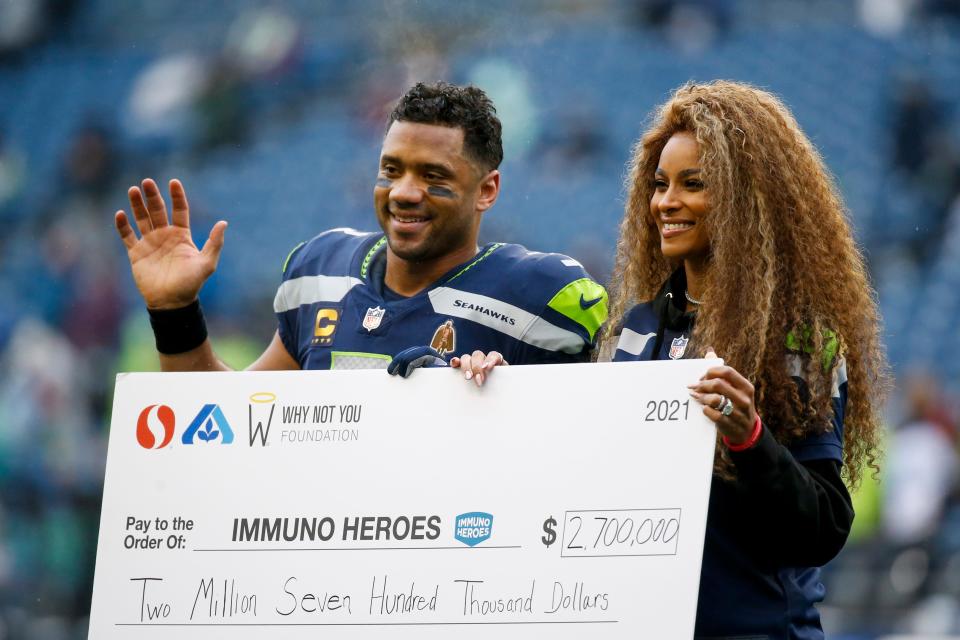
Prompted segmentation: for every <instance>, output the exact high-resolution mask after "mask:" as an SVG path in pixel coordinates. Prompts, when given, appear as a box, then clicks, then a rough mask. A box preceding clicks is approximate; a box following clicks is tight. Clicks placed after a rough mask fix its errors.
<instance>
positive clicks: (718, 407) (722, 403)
mask: <svg viewBox="0 0 960 640" xmlns="http://www.w3.org/2000/svg"><path fill="white" fill-rule="evenodd" d="M727 402H729V400H727V396H725V395H723V394H720V401H719V402H718V403H717V405H716V406H715V407H710V408H711V409H713V410H714V411H722V410H723V407H725V406H726V404H727Z"/></svg>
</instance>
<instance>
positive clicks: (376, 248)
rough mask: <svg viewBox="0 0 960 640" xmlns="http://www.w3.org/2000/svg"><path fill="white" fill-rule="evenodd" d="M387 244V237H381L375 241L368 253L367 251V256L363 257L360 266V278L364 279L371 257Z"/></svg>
mask: <svg viewBox="0 0 960 640" xmlns="http://www.w3.org/2000/svg"><path fill="white" fill-rule="evenodd" d="M386 243H387V236H383V237H382V238H380V239H379V240H377V241H376V242H375V243H374V244H373V246H372V247H370V251H367V255H365V256H363V263H361V265H360V277H361V278H366V277H367V271H368V270H369V269H370V263H371V262H372V261H373V256H374V255H375V254H376V253H377V251H379V250H380V248H381V247H382V246H383V245H385V244H386Z"/></svg>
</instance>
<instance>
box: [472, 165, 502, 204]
mask: <svg viewBox="0 0 960 640" xmlns="http://www.w3.org/2000/svg"><path fill="white" fill-rule="evenodd" d="M499 195H500V172H499V171H497V170H496V169H493V170H491V171H490V172H489V173H487V175H485V176H484V177H483V178H482V179H481V180H480V196H479V197H478V198H477V210H478V211H480V212H481V213H482V212H484V211H486V210H487V209H489V208H490V207H492V206H493V204H494V203H495V202H496V201H497V197H498V196H499Z"/></svg>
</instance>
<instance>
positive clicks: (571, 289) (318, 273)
mask: <svg viewBox="0 0 960 640" xmlns="http://www.w3.org/2000/svg"><path fill="white" fill-rule="evenodd" d="M385 251H386V238H385V237H384V236H383V234H381V233H361V232H358V231H354V230H353V229H334V230H332V231H327V232H325V233H322V234H320V235H319V236H317V237H315V238H314V239H313V240H311V241H309V242H307V243H304V244H302V245H300V246H298V247H297V248H296V249H294V250H293V251H292V252H291V254H290V256H288V258H287V260H286V262H285V263H284V265H283V282H282V284H281V285H280V288H279V289H278V290H277V295H276V298H275V299H274V303H273V307H274V311H275V312H276V314H277V318H278V321H279V332H280V338H281V339H282V341H283V344H284V346H285V347H286V348H287V351H289V352H290V355H291V356H293V357H294V358H295V359H296V360H297V362H299V363H300V367H301V368H303V369H371V368H385V367H386V366H387V364H388V363H389V362H390V359H391V357H392V356H393V355H394V354H396V353H399V352H400V351H402V350H404V349H406V348H407V347H412V346H418V345H431V346H433V347H434V348H435V349H437V350H438V351H440V352H441V353H443V354H444V355H446V356H452V355H461V354H464V353H472V352H473V351H474V350H475V349H480V350H482V351H484V352H488V351H499V352H500V353H502V354H503V355H504V357H505V358H506V359H507V361H508V362H510V363H511V364H545V363H551V362H576V361H582V360H585V359H587V357H588V356H589V353H590V350H591V349H592V348H593V345H594V341H595V339H596V336H597V331H598V330H599V328H600V325H602V324H603V322H604V321H605V320H606V318H607V293H606V291H604V289H603V287H602V286H600V285H599V284H597V283H596V282H594V280H593V279H592V278H591V277H590V276H589V275H588V274H587V272H586V271H585V270H584V269H583V267H582V266H581V265H580V263H579V262H577V261H576V260H573V259H572V258H568V257H567V256H564V255H560V254H556V253H537V252H533V251H528V250H526V249H525V248H523V247H521V246H519V245H513V244H499V243H498V244H489V245H487V246H485V247H483V248H482V249H481V250H480V252H479V253H477V255H476V256H475V257H473V258H472V259H471V260H469V261H467V262H465V263H464V264H461V265H459V266H458V267H456V268H454V269H451V270H450V271H449V272H447V273H446V274H444V275H443V276H442V277H441V278H440V279H439V280H437V281H436V282H434V283H433V284H432V285H430V286H429V287H427V288H426V289H425V290H423V291H421V292H420V293H418V294H417V295H415V296H412V297H410V298H403V297H401V296H398V295H396V294H393V293H392V292H391V291H389V290H386V289H385V288H384V285H383V276H384V271H385V268H386V266H385V265H386V259H385V258H386V256H385Z"/></svg>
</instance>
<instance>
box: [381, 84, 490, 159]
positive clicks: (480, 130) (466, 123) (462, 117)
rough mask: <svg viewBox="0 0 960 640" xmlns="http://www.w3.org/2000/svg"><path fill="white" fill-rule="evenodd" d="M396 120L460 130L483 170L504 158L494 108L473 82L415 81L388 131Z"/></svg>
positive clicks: (466, 147)
mask: <svg viewBox="0 0 960 640" xmlns="http://www.w3.org/2000/svg"><path fill="white" fill-rule="evenodd" d="M398 120H400V121H402V122H418V123H421V124H436V125H441V126H444V127H456V128H459V129H463V148H464V151H465V152H466V154H467V155H468V156H469V157H470V158H471V159H473V160H474V161H476V162H477V163H478V164H479V165H480V166H481V167H482V168H483V169H484V170H486V171H490V170H492V169H496V168H497V167H499V166H500V162H501V161H502V160H503V142H502V141H501V139H500V136H501V129H502V127H501V125H500V120H499V118H497V110H496V108H494V106H493V102H492V101H491V100H490V98H488V97H487V94H486V93H484V92H483V90H482V89H479V88H477V87H474V86H472V85H468V86H466V87H459V86H457V85H454V84H450V83H448V82H436V83H433V84H424V83H423V82H418V83H417V84H415V85H414V86H413V87H411V88H410V90H409V91H407V92H406V93H405V94H404V95H403V96H402V97H401V98H400V100H398V101H397V104H396V106H395V107H394V108H393V111H391V112H390V118H389V119H388V120H387V130H389V129H390V126H391V125H392V124H393V123H394V122H396V121H398Z"/></svg>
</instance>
